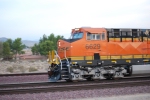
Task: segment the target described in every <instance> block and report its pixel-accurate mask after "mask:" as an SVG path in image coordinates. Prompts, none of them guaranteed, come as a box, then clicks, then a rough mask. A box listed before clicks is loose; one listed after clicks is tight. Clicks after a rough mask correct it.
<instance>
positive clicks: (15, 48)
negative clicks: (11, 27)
mask: <svg viewBox="0 0 150 100" xmlns="http://www.w3.org/2000/svg"><path fill="white" fill-rule="evenodd" d="M12 48H13V52H14V54H15V59H16V56H17V54H18V53H19V52H21V50H22V49H23V45H22V42H21V38H17V39H15V40H14V42H13V43H12Z"/></svg>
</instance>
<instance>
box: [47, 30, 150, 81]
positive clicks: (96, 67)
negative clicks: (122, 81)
mask: <svg viewBox="0 0 150 100" xmlns="http://www.w3.org/2000/svg"><path fill="white" fill-rule="evenodd" d="M57 45H58V50H57V51H52V52H50V54H49V62H50V64H51V65H50V71H49V72H51V73H53V74H50V75H49V79H50V81H57V80H59V79H63V80H67V81H78V80H83V79H87V80H98V79H108V78H109V79H113V78H120V77H124V76H126V75H132V65H136V64H143V63H145V62H150V29H131V28H75V29H72V32H71V38H70V39H61V40H59V41H58V43H57Z"/></svg>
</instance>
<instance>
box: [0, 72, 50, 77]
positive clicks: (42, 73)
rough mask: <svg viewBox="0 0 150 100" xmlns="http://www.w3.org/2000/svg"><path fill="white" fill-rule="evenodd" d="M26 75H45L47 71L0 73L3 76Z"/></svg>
mask: <svg viewBox="0 0 150 100" xmlns="http://www.w3.org/2000/svg"><path fill="white" fill-rule="evenodd" d="M26 75H47V72H38V73H16V74H0V77H4V76H26Z"/></svg>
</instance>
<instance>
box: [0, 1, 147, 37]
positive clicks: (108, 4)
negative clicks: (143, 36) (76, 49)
mask: <svg viewBox="0 0 150 100" xmlns="http://www.w3.org/2000/svg"><path fill="white" fill-rule="evenodd" d="M85 26H86V27H106V28H117V27H119V28H149V29H150V0H0V37H7V38H12V39H16V38H18V37H20V38H22V39H23V40H39V39H40V37H42V36H43V34H46V35H47V36H48V35H49V34H51V33H54V34H55V35H63V36H64V37H65V38H68V37H70V32H71V29H73V28H78V27H85Z"/></svg>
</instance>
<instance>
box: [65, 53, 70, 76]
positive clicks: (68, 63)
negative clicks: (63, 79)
mask: <svg viewBox="0 0 150 100" xmlns="http://www.w3.org/2000/svg"><path fill="white" fill-rule="evenodd" d="M64 55H65V59H66V60H67V63H68V64H69V61H68V58H67V57H66V50H64ZM69 65H70V64H69ZM68 68H69V66H68ZM69 73H70V68H69Z"/></svg>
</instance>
